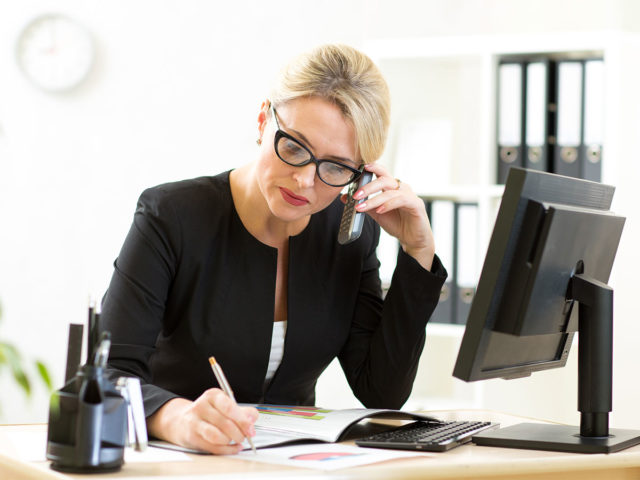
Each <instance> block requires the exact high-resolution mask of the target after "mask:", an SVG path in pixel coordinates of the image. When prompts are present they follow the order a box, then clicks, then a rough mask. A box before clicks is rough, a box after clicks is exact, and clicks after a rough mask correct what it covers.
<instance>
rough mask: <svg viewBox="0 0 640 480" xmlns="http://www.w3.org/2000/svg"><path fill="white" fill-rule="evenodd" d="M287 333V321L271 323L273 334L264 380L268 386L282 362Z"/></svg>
mask: <svg viewBox="0 0 640 480" xmlns="http://www.w3.org/2000/svg"><path fill="white" fill-rule="evenodd" d="M286 333H287V321H286V320H284V321H282V322H273V333H272V334H271V354H270V355H269V367H268V368H267V376H266V377H265V379H264V382H265V384H268V383H269V382H270V381H271V379H272V378H273V376H274V375H275V373H276V370H277V369H278V367H279V366H280V363H281V362H282V356H283V355H284V336H285V334H286Z"/></svg>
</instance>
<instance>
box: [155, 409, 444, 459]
mask: <svg viewBox="0 0 640 480" xmlns="http://www.w3.org/2000/svg"><path fill="white" fill-rule="evenodd" d="M242 405H243V406H253V407H256V408H257V409H258V413H259V417H258V420H257V422H256V424H255V428H256V435H255V437H253V438H252V440H253V444H254V445H255V446H256V448H262V447H273V446H275V445H283V444H286V443H293V442H302V441H318V442H337V441H339V440H340V439H341V438H342V437H343V436H344V435H345V434H346V433H347V431H348V430H349V428H350V427H351V426H353V425H354V424H356V423H358V422H360V421H361V420H364V419H367V418H378V419H391V420H432V421H436V419H434V418H433V417H429V416H428V415H422V414H418V413H410V412H403V411H401V410H387V409H375V408H353V409H346V410H329V409H325V408H320V407H299V406H297V407H292V406H282V405H253V404H242ZM149 445H152V446H155V447H161V448H169V449H172V450H180V451H184V452H189V453H205V452H201V451H199V450H193V449H189V448H184V447H179V446H177V445H173V444H171V443H168V442H163V441H156V440H152V441H150V442H149ZM249 448H251V447H250V446H249V443H248V442H247V441H246V440H245V441H244V449H245V450H247V449H249Z"/></svg>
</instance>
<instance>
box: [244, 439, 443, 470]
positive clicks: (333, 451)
mask: <svg viewBox="0 0 640 480" xmlns="http://www.w3.org/2000/svg"><path fill="white" fill-rule="evenodd" d="M433 455H434V454H429V453H422V452H411V451H406V450H383V449H377V448H362V447H356V446H352V445H343V444H339V443H329V444H327V443H321V444H307V445H294V446H289V447H276V448H264V449H260V450H258V452H257V453H256V454H254V453H253V452H251V451H246V450H245V451H242V452H240V453H239V454H237V455H234V458H243V459H245V460H251V461H255V462H265V463H273V464H277V465H287V466H292V467H303V468H315V469H318V470H338V469H341V468H349V467H357V466H360V465H368V464H370V463H377V462H384V461H386V460H393V459H395V458H403V457H417V456H423V457H424V456H433Z"/></svg>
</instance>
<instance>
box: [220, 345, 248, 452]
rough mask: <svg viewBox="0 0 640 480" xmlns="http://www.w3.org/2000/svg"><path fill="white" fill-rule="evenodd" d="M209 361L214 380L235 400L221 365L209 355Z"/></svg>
mask: <svg viewBox="0 0 640 480" xmlns="http://www.w3.org/2000/svg"><path fill="white" fill-rule="evenodd" d="M209 363H210V364H211V370H213V374H214V375H215V376H216V380H218V384H220V388H222V391H224V393H226V394H227V395H229V398H231V400H233V401H234V402H235V401H236V397H235V396H234V395H233V390H231V386H230V385H229V382H227V377H225V376H224V372H223V371H222V367H220V364H219V363H218V362H216V359H215V358H214V357H209ZM247 441H248V442H249V445H250V446H251V450H253V453H256V447H255V445H254V444H253V441H252V440H251V437H247Z"/></svg>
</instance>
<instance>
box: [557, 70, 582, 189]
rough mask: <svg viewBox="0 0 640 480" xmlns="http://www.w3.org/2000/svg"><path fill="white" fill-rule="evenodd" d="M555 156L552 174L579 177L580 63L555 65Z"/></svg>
mask: <svg viewBox="0 0 640 480" xmlns="http://www.w3.org/2000/svg"><path fill="white" fill-rule="evenodd" d="M557 85H558V101H557V109H558V110H557V111H558V114H557V119H558V123H557V127H556V139H557V142H558V143H557V145H556V154H555V155H554V166H553V173H557V174H560V175H566V176H569V177H581V168H580V162H579V161H578V159H579V150H580V146H581V140H582V99H583V89H582V85H583V64H582V62H581V61H579V60H565V61H562V62H559V63H558V74H557Z"/></svg>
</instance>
